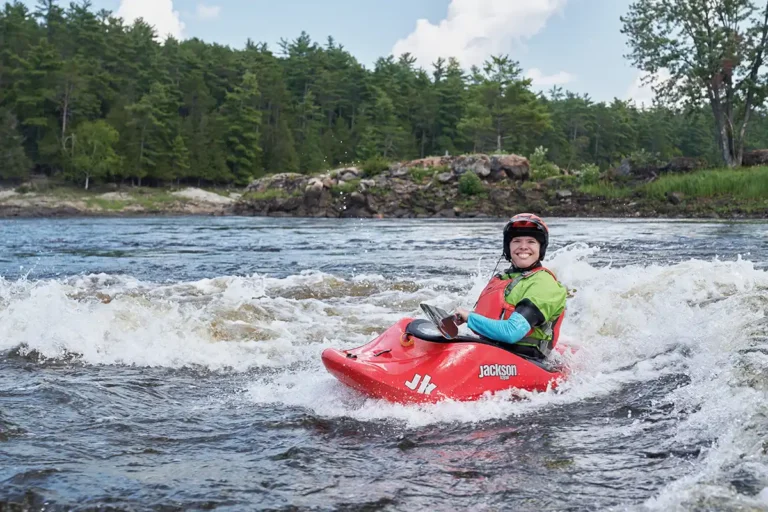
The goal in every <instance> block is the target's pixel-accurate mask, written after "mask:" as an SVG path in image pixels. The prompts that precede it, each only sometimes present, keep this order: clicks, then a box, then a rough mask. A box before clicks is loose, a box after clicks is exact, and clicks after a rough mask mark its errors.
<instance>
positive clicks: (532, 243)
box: [509, 236, 541, 268]
mask: <svg viewBox="0 0 768 512" xmlns="http://www.w3.org/2000/svg"><path fill="white" fill-rule="evenodd" d="M540 250H541V245H540V244H539V241H538V240H536V239H535V238H533V237H532V236H516V237H515V238H513V239H512V240H511V241H510V242H509V254H510V256H512V263H514V264H515V266H516V267H518V268H528V267H530V266H531V265H533V264H534V263H536V262H537V261H539V251H540Z"/></svg>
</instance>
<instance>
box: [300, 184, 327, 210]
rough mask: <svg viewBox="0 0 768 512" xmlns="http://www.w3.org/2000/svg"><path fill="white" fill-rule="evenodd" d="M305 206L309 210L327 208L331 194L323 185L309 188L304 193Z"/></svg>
mask: <svg viewBox="0 0 768 512" xmlns="http://www.w3.org/2000/svg"><path fill="white" fill-rule="evenodd" d="M303 200H304V206H305V207H306V208H307V209H312V208H318V207H325V206H326V205H327V204H328V201H329V200H330V192H328V190H327V189H326V188H325V187H324V186H323V184H322V183H321V184H320V186H319V187H318V186H317V185H315V186H312V187H307V189H306V190H305V191H304V199H303Z"/></svg>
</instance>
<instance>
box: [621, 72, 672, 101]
mask: <svg viewBox="0 0 768 512" xmlns="http://www.w3.org/2000/svg"><path fill="white" fill-rule="evenodd" d="M649 77H650V78H651V80H652V82H653V83H654V84H660V83H662V82H665V81H667V80H668V79H669V78H670V74H669V71H668V70H666V69H660V70H659V72H658V73H656V74H653V75H652V74H650V73H647V72H645V71H640V72H638V73H637V75H636V76H635V79H634V80H633V81H632V84H631V85H630V86H629V89H627V93H626V94H625V98H626V99H628V100H634V102H635V103H636V104H637V106H643V105H645V106H646V107H650V106H651V105H653V100H654V98H655V97H656V95H655V94H654V92H653V89H652V88H651V84H650V83H645V84H644V82H646V79H647V78H649Z"/></svg>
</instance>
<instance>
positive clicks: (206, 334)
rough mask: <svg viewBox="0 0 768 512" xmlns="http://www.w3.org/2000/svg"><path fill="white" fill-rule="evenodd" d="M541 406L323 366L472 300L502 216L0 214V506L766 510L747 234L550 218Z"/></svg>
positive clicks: (761, 240) (761, 352) (760, 308)
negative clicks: (550, 315)
mask: <svg viewBox="0 0 768 512" xmlns="http://www.w3.org/2000/svg"><path fill="white" fill-rule="evenodd" d="M547 221H548V223H549V225H550V228H551V233H552V243H551V246H550V249H549V252H548V257H547V260H546V261H545V263H546V264H547V265H548V266H549V267H550V268H551V269H552V270H553V271H554V272H555V273H556V274H557V275H558V277H559V278H560V279H561V280H562V281H563V282H564V283H565V284H566V285H567V286H568V288H569V289H571V290H573V293H572V297H571V298H570V299H569V301H568V315H567V317H566V320H565V322H564V325H563V328H562V338H561V340H562V341H561V343H563V344H567V345H569V346H572V347H574V348H576V349H577V350H576V352H575V354H574V355H573V356H572V357H571V360H570V362H569V364H570V365H571V367H572V372H573V373H572V376H571V378H570V379H569V380H568V381H567V382H566V383H564V384H563V385H562V386H561V387H560V388H559V389H558V390H557V391H551V392H547V393H538V394H525V393H523V394H518V395H517V396H509V395H504V396H496V397H492V398H487V399H483V400H480V401H478V402H472V403H439V404H433V405H421V406H402V405H393V404H390V403H386V402H382V401H378V400H373V399H366V398H364V397H362V396H361V395H359V394H357V393H356V392H354V391H352V390H350V389H348V388H346V387H344V386H343V385H342V384H341V383H339V382H338V381H336V380H335V379H334V378H333V377H332V376H331V375H330V374H328V373H327V372H326V371H325V369H324V367H323V365H322V363H321V361H320V353H321V352H322V350H323V349H324V348H326V347H343V348H350V347H355V346H359V345H362V344H364V343H366V342H367V341H369V340H370V339H372V338H373V337H374V336H375V335H376V334H378V333H380V332H382V331H383V330H384V329H385V328H386V327H387V326H389V325H391V324H392V323H394V322H395V321H396V320H397V319H399V318H401V317H403V316H406V315H408V316H421V315H420V311H419V306H418V305H419V303H420V302H430V303H432V304H435V305H438V306H441V307H443V308H445V309H452V308H454V307H457V306H465V307H467V306H470V307H471V305H472V304H473V303H474V299H475V298H476V296H477V294H478V293H479V291H480V290H481V289H482V288H483V286H484V284H485V282H486V280H487V279H488V277H489V276H490V275H491V272H492V271H493V269H494V265H495V264H496V262H497V260H498V256H499V254H500V252H501V241H500V238H501V236H500V235H501V229H502V227H503V224H504V223H503V221H499V220H488V219H485V220H456V219H451V220H405V219H398V220H387V219H378V220H376V219H365V220H356V219H345V220H339V219H276V218H246V217H177V218H174V217H166V218H144V219H82V218H81V219H30V220H0V233H2V237H0V276H1V277H0V510H2V509H4V508H6V507H7V508H9V509H11V510H13V509H14V506H15V507H17V508H18V509H26V510H43V509H44V510H81V509H88V510H94V509H98V510H210V509H216V510H403V511H411V510H416V509H429V510H460V509H471V510H517V511H528V510H530V511H542V510H568V511H581V510H617V511H618V510H621V511H624V510H627V511H657V510H658V511H669V510H685V511H705V510H718V511H736V510H760V511H765V510H768V321H766V319H765V312H766V308H767V307H768V273H767V272H766V261H767V260H768V224H766V223H762V222H739V223H732V222H696V221H680V220H664V221H662V220H643V219H629V220H617V219H589V220H586V219H547Z"/></svg>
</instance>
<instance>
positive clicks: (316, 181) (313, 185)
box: [305, 178, 325, 190]
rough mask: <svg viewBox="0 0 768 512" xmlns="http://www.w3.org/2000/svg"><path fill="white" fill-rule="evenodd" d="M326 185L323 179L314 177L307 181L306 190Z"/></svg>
mask: <svg viewBox="0 0 768 512" xmlns="http://www.w3.org/2000/svg"><path fill="white" fill-rule="evenodd" d="M324 186H325V185H323V180H321V179H320V178H312V179H310V180H309V181H308V182H307V187H306V189H305V190H309V189H310V188H323V187H324Z"/></svg>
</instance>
